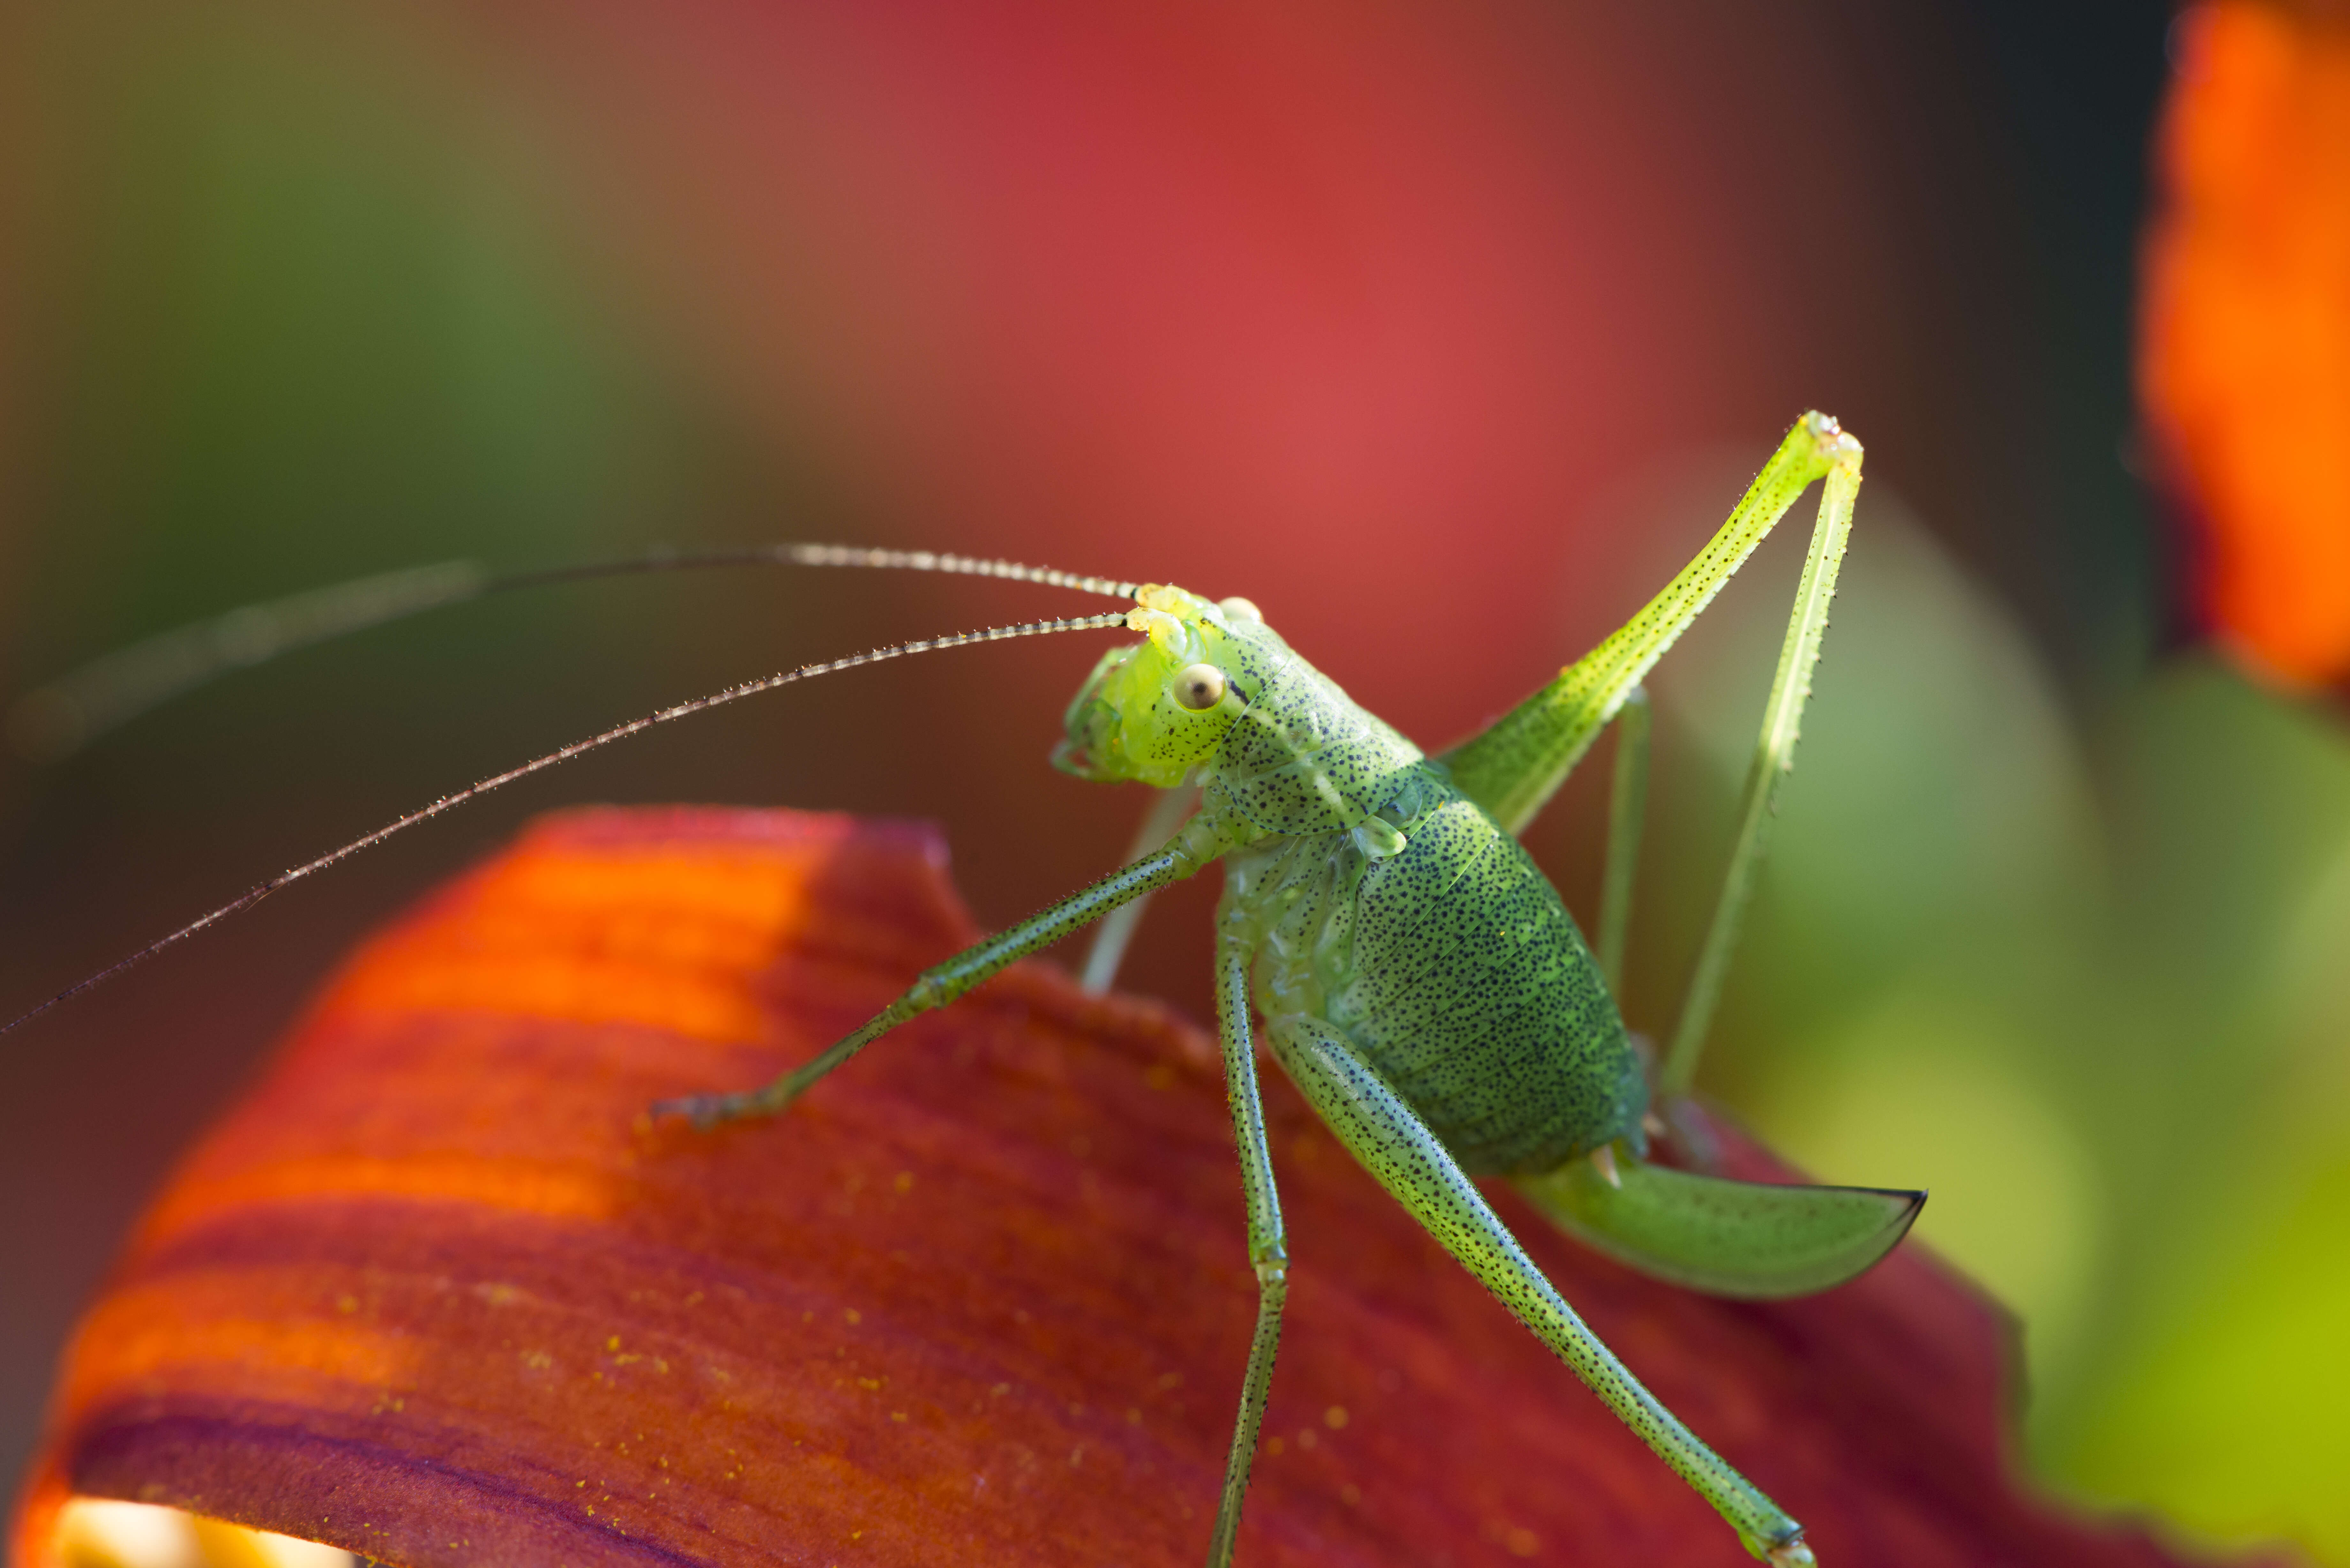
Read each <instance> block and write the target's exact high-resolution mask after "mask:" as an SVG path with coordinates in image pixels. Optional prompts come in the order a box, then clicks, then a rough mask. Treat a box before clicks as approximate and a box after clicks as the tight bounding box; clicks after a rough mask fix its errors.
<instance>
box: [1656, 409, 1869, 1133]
mask: <svg viewBox="0 0 2350 1568" xmlns="http://www.w3.org/2000/svg"><path fill="white" fill-rule="evenodd" d="M1859 490H1860V443H1859V442H1858V441H1854V440H1853V439H1852V438H1851V437H1850V436H1842V437H1841V438H1840V440H1839V441H1838V442H1837V444H1836V447H1835V461H1834V462H1833V463H1832V464H1831V466H1830V467H1829V469H1828V471H1827V472H1826V474H1825V476H1824V477H1823V480H1822V483H1821V486H1820V515H1819V521H1818V522H1817V523H1815V524H1814V525H1813V528H1812V547H1811V553H1810V554H1809V555H1807V556H1804V578H1803V581H1802V583H1801V584H1800V585H1798V586H1797V587H1796V589H1795V607H1794V612H1793V613H1792V614H1791V615H1790V616H1789V617H1788V618H1787V638H1786V640H1785V642H1783V644H1781V646H1780V649H1779V669H1778V672H1777V673H1776V674H1775V675H1773V677H1772V679H1771V697H1770V700H1769V701H1767V702H1765V703H1764V704H1763V733H1762V737H1761V738H1760V739H1759V740H1757V741H1756V742H1755V744H1754V762H1753V765H1752V768H1751V769H1749V771H1748V773H1747V776H1746V798H1745V802H1744V804H1743V805H1742V808H1741V810H1740V813H1739V822H1738V842H1737V844H1736V846H1735V847H1733V848H1732V849H1731V853H1730V866H1729V868H1728V869H1727V870H1726V871H1725V872H1724V873H1723V875H1722V880H1721V898H1720V899H1719V900H1718V901H1717V902H1716V903H1715V905H1714V909H1713V923H1712V925H1711V927H1710V928H1709V929H1707V931H1706V934H1705V946H1704V947H1703V948H1702V949H1700V950H1699V953H1698V961H1697V969H1696V971H1695V972H1694V973H1692V974H1691V975H1690V986H1689V995H1688V997H1687V999H1686V1000H1685V1001H1683V1002H1682V1003H1681V1016H1680V1023H1679V1024H1678V1025H1677V1026H1676V1027H1675V1028H1674V1030H1673V1040H1672V1044H1671V1045H1670V1046H1669V1047H1668V1048H1667V1050H1666V1052H1665V1059H1664V1065H1663V1067H1662V1068H1661V1069H1660V1070H1659V1073H1658V1075H1657V1086H1658V1088H1659V1090H1660V1091H1661V1092H1662V1093H1663V1094H1665V1095H1666V1096H1679V1095H1686V1094H1688V1093H1689V1091H1690V1085H1691V1084H1693V1083H1694V1082H1695V1081H1696V1078H1697V1064H1698V1055H1699V1053H1700V1052H1701V1051H1703V1050H1704V1048H1705V1033H1706V1029H1707V1027H1708V1025H1710V1024H1711V1023H1712V1022H1713V1010H1714V1008H1715V1006H1716V1005H1717V1004H1718V1003H1719V1002H1721V981H1722V978H1723V977H1724V976H1725V975H1727V974H1728V973H1729V972H1730V955H1731V952H1732V951H1733V950H1735V949H1736V948H1737V945H1738V926H1739V921H1740V920H1741V919H1742V918H1743V916H1744V915H1745V913H1746V903H1747V900H1748V899H1749V898H1752V896H1753V893H1754V875H1755V873H1756V872H1757V871H1758V870H1760V869H1761V868H1762V865H1763V847H1764V844H1765V840H1766V839H1767V837H1768V836H1769V832H1770V826H1771V818H1772V816H1773V815H1774V814H1775V812H1776V810H1777V805H1778V795H1779V783H1780V781H1781V780H1782V779H1784V778H1785V777H1786V776H1787V774H1788V773H1789V772H1790V771H1792V770H1793V769H1794V765H1795V738H1796V735H1797V733H1798V732H1800V731H1801V729H1802V727H1803V721H1804V701H1806V700H1807V699H1808V698H1809V697H1810V696H1811V694H1812V670H1813V667H1814V666H1815V665H1817V664H1818V663H1819V659H1820V644H1821V641H1822V640H1823V639H1825V637H1826V635H1827V629H1828V605H1829V602H1830V601H1831V600H1833V599H1834V598H1835V584H1836V571H1837V568H1838V567H1840V566H1842V565H1843V564H1844V552H1845V545H1846V542H1847V541H1848V540H1849V539H1850V538H1851V536H1852V506H1853V501H1854V499H1855V497H1856V495H1857V494H1858V493H1859Z"/></svg>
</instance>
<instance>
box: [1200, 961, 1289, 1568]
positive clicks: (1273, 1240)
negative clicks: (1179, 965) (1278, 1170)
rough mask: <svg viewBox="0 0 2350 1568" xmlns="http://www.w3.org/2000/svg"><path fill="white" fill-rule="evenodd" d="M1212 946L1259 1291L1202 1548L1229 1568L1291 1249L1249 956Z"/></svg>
mask: <svg viewBox="0 0 2350 1568" xmlns="http://www.w3.org/2000/svg"><path fill="white" fill-rule="evenodd" d="M1217 948H1218V951H1217V955H1216V1023H1217V1026H1218V1033H1221V1034H1222V1037H1223V1045H1224V1085H1225V1095H1226V1096H1227V1097H1228V1098H1229V1099H1230V1100H1231V1102H1232V1142H1233V1143H1234V1144H1235V1145H1236V1146H1237V1147H1238V1148H1239V1150H1240V1158H1241V1189H1242V1192H1243V1194H1244V1196H1245V1197H1246V1199H1247V1202H1248V1248H1249V1263H1250V1266H1251V1267H1253V1269H1255V1271H1256V1290H1257V1296H1256V1333H1255V1334H1254V1335H1253V1336H1252V1337H1251V1339H1250V1341H1249V1358H1248V1371H1247V1373H1246V1374H1245V1375H1244V1376H1243V1378H1242V1381H1241V1407H1240V1414H1239V1415H1238V1416H1237V1417H1234V1418H1233V1421H1232V1451H1231V1453H1230V1455H1229V1456H1228V1457H1227V1458H1226V1459H1225V1460H1224V1490H1223V1496H1222V1501H1219V1502H1218V1503H1217V1505H1216V1531H1215V1534H1214V1535H1213V1536H1212V1537H1211V1538H1210V1541H1209V1545H1208V1568H1227V1565H1228V1564H1229V1563H1231V1562H1232V1542H1233V1538H1234V1537H1235V1535H1236V1534H1237V1533H1238V1532H1239V1530H1240V1526H1241V1500H1242V1499H1243V1497H1244V1496H1245V1495H1246V1494H1247V1492H1248V1480H1249V1465H1250V1462H1251V1461H1252V1460H1253V1459H1255V1457H1256V1439H1257V1430H1258V1428H1260V1427H1261V1426H1262V1425H1263V1421H1264V1401H1265V1394H1266V1391H1267V1390H1268V1389H1269V1388H1271V1387H1272V1386H1273V1356H1274V1350H1275V1349H1276V1348H1277V1347H1278V1346H1279V1345H1280V1344H1281V1309H1282V1303H1284V1301H1285V1300H1286V1299H1287V1297H1288V1294H1289V1248H1288V1243H1287V1241H1285V1239H1284V1237H1283V1234H1282V1228H1281V1195H1280V1193H1279V1192H1278V1191H1276V1190H1275V1189H1274V1182H1273V1154H1272V1151H1271V1149H1270V1148H1269V1147H1267V1146H1266V1143H1265V1137H1264V1106H1263V1102H1262V1100H1261V1099H1260V1098H1259V1096H1258V1094H1257V1082H1256V1048H1255V1043H1254V1041H1253V1039H1252V1037H1251V1034H1250V1031H1249V1000H1248V950H1247V946H1246V944H1245V943H1244V942H1243V940H1241V939H1240V938H1239V937H1238V936H1236V935H1235V934H1233V933H1232V932H1231V931H1230V930H1229V929H1228V930H1227V931H1226V932H1225V933H1224V934H1223V936H1222V938H1221V940H1219V941H1218V943H1217Z"/></svg>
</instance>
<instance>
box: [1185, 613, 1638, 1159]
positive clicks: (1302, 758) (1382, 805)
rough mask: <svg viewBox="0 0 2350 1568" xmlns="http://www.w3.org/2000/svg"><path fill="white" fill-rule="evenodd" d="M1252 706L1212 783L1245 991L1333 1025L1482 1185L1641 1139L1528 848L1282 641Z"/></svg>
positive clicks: (1614, 1047) (1600, 1021)
mask: <svg viewBox="0 0 2350 1568" xmlns="http://www.w3.org/2000/svg"><path fill="white" fill-rule="evenodd" d="M1245 649H1246V651H1245V653H1244V655H1243V659H1245V660H1246V662H1243V663H1242V664H1241V665H1240V666H1239V667H1238V669H1237V671H1236V674H1237V678H1238V679H1241V680H1251V681H1254V682H1257V684H1256V685H1255V687H1254V688H1253V689H1254V690H1255V691H1256V692H1257V695H1256V697H1255V699H1254V701H1252V702H1251V704H1250V706H1249V709H1248V711H1246V712H1244V713H1243V715H1242V718H1241V720H1240V722H1237V723H1236V724H1234V726H1233V727H1232V731H1231V732H1230V733H1229V734H1228V735H1227V736H1226V738H1225V740H1224V742H1223V743H1222V745H1221V746H1220V747H1219V748H1218V750H1217V753H1216V754H1215V756H1214V758H1213V759H1212V760H1211V763H1210V764H1209V765H1208V766H1207V767H1205V768H1203V769H1202V770H1201V774H1202V777H1201V783H1202V785H1203V789H1204V794H1203V797H1202V810H1203V812H1206V813H1210V814H1214V815H1220V816H1225V817H1228V818H1232V819H1237V821H1236V823H1235V826H1239V825H1241V824H1245V827H1244V829H1243V831H1242V832H1240V833H1237V834H1235V835H1234V836H1235V837H1240V838H1243V839H1247V840H1253V842H1248V843H1246V844H1245V845H1244V846H1243V847H1242V848H1240V849H1239V850H1237V851H1235V852H1233V853H1232V855H1231V856H1230V857H1228V858H1227V860H1226V878H1227V880H1226V892H1225V916H1226V918H1227V919H1230V920H1232V922H1233V923H1234V927H1235V929H1237V931H1238V932H1239V933H1240V934H1241V935H1242V936H1243V939H1244V940H1247V941H1248V942H1249V943H1250V945H1251V947H1252V950H1253V962H1252V968H1251V981H1252V991H1253V994H1254V997H1255V1000H1256V1002H1257V1004H1258V1007H1259V1010H1260V1011H1261V1012H1263V1014H1264V1016H1265V1021H1266V1023H1267V1026H1268V1028H1270V1029H1271V1030H1272V1031H1273V1033H1274V1052H1275V1054H1276V1055H1278V1054H1280V1052H1281V1050H1282V1048H1283V1047H1282V1033H1283V1029H1284V1019H1285V1018H1289V1019H1294V1018H1295V1017H1298V1016H1301V1015H1311V1016H1313V1017H1316V1018H1319V1019H1321V1020H1323V1021H1325V1022H1326V1023H1329V1024H1331V1025H1333V1026H1335V1027H1336V1029H1337V1030H1338V1031H1339V1032H1340V1033H1343V1034H1344V1035H1345V1036H1346V1037H1347V1039H1348V1040H1349V1041H1350V1042H1351V1043H1352V1044H1354V1046H1355V1047H1356V1049H1357V1050H1358V1051H1359V1052H1360V1053H1361V1054H1363V1056H1364V1057H1365V1059H1366V1060H1367V1061H1368V1062H1369V1063H1370V1064H1371V1065H1372V1066H1373V1067H1374V1068H1375V1069H1376V1070H1377V1071H1378V1073H1379V1074H1380V1075H1382V1076H1383V1077H1385V1078H1386V1079H1387V1080H1388V1084H1389V1085H1390V1086H1392V1087H1393V1088H1394V1089H1395V1090H1396V1091H1397V1092H1398V1094H1399V1095H1400V1096H1402V1097H1403V1099H1404V1100H1405V1101H1406V1102H1407V1103H1408V1104H1409V1105H1410V1106H1412V1108H1413V1109H1414V1110H1415V1111H1416V1112H1418V1113H1419V1116H1420V1117H1421V1119H1422V1120H1424V1121H1425V1122H1427V1124H1428V1125H1429V1127H1430V1129H1431V1130H1433V1131H1434V1132H1435V1133H1436V1134H1437V1136H1438V1137H1440V1139H1442V1140H1443V1142H1444V1144H1445V1146H1446V1147H1448V1148H1450V1149H1451V1151H1452V1153H1453V1154H1454V1156H1455V1157H1456V1158H1459V1159H1460V1160H1461V1163H1462V1164H1463V1166H1465V1167H1466V1168H1469V1169H1471V1170H1472V1171H1479V1172H1485V1171H1511V1172H1524V1171H1537V1170H1544V1169H1549V1168H1554V1167H1555V1166H1557V1165H1559V1164H1561V1163H1563V1162H1564V1161H1565V1160H1566V1159H1568V1158H1573V1157H1574V1156H1575V1155H1578V1154H1581V1153H1584V1152H1586V1151H1587V1150H1589V1149H1591V1148H1593V1147H1597V1146H1598V1145H1600V1144H1603V1143H1607V1142H1609V1141H1612V1140H1614V1139H1617V1138H1626V1139H1628V1140H1630V1142H1631V1143H1632V1144H1633V1146H1634V1147H1639V1146H1641V1145H1642V1144H1643V1142H1644V1141H1645V1140H1644V1139H1643V1138H1642V1137H1641V1133H1640V1116H1641V1113H1642V1112H1643V1111H1644V1110H1645V1109H1646V1107H1647V1103H1648V1088H1647V1084H1646V1080H1645V1077H1644V1076H1643V1074H1642V1071H1641V1067H1640V1064H1639V1061H1638V1057H1637V1056H1636V1055H1635V1054H1634V1053H1633V1051H1632V1048H1631V1045H1630V1044H1629V1042H1628V1040H1627V1038H1626V1035H1625V1032H1624V1025H1623V1022H1622V1020H1621V1019H1620V1017H1619V1016H1618V1015H1617V1010H1616V1004H1615V1002H1614V1001H1613V999H1612V998H1610V996H1609V995H1608V993H1607V986H1606V984H1605V982H1604V981H1602V979H1601V977H1600V974H1599V969H1598V965H1597V964H1596V962H1595V961H1593V959H1592V956H1591V953H1590V950H1589V949H1588V948H1587V947H1586V945H1585V943H1584V940H1583V937H1582V934H1581V933H1580V932H1579V931H1578V930H1577V929H1575V921H1574V919H1572V918H1571V917H1570V916H1569V915H1568V914H1567V911H1566V909H1565V906H1564V905H1563V904H1562V903H1561V902H1560V900H1559V898H1558V894H1557V892H1556V891H1555V889H1554V888H1552V887H1551V885H1550V883H1549V881H1548V880H1547V879H1545V878H1544V876H1543V875H1542V873H1541V871H1540V870H1539V869H1538V868H1537V867H1535V865H1534V861H1533V860H1532V859H1531V858H1530V857H1528V856H1527V855H1526V853H1525V851H1524V849H1523V847H1522V846H1520V845H1519V844H1518V842H1517V840H1516V839H1515V838H1514V837H1513V836H1511V835H1510V834H1509V833H1508V832H1506V831H1505V830H1504V829H1503V827H1502V826H1500V825H1499V824H1498V823H1496V822H1495V821H1494V820H1493V819H1492V816H1490V815H1487V814H1486V812H1485V811H1484V810H1483V809H1482V808H1481V807H1480V806H1478V805H1476V804H1475V803H1474V802H1472V801H1471V800H1469V799H1468V798H1467V797H1466V796H1464V795H1462V794H1461V792H1460V791H1459V790H1458V789H1457V788H1456V787H1455V786H1454V785H1453V784H1452V782H1451V778H1450V776H1449V775H1448V774H1446V773H1445V771H1444V769H1443V768H1442V767H1441V766H1440V765H1439V764H1437V763H1430V762H1428V761H1427V760H1425V759H1424V758H1423V757H1422V756H1421V754H1420V753H1419V749H1418V748H1417V747H1415V746H1413V745H1412V744H1411V742H1409V741H1407V740H1405V739H1404V738H1403V737H1402V736H1400V735H1399V734H1397V733H1396V732H1395V731H1394V730H1392V729H1390V728H1389V727H1388V725H1386V724H1385V723H1383V722H1380V721H1379V720H1378V719H1376V718H1374V717H1372V716H1371V715H1370V714H1368V713H1366V712H1365V711H1363V710H1362V709H1361V708H1359V707H1357V705H1356V704H1355V703H1353V702H1352V701H1349V700H1348V699H1347V695H1346V693H1345V692H1344V691H1340V690H1339V689H1338V687H1337V686H1336V684H1335V683H1333V682H1331V681H1330V680H1328V679H1327V678H1326V677H1324V676H1322V675H1321V674H1320V673H1319V672H1318V671H1316V670H1314V669H1313V668H1312V666H1310V665H1308V664H1306V663H1305V660H1303V659H1298V658H1297V657H1296V655H1295V653H1293V652H1291V651H1290V650H1289V649H1287V648H1286V647H1285V646H1284V645H1283V644H1281V642H1280V639H1278V638H1275V637H1274V636H1273V635H1272V634H1271V633H1270V632H1267V633H1264V634H1263V637H1262V638H1261V639H1259V638H1251V639H1248V640H1247V642H1246V644H1245Z"/></svg>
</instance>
